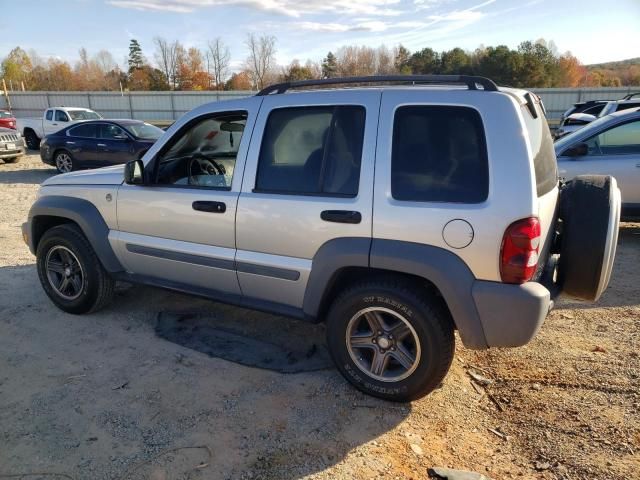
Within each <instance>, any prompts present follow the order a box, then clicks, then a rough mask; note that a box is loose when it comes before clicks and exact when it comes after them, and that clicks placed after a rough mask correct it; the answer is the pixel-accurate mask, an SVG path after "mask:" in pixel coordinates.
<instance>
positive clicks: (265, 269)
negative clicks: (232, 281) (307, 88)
mask: <svg viewBox="0 0 640 480" xmlns="http://www.w3.org/2000/svg"><path fill="white" fill-rule="evenodd" d="M379 105H380V92H378V91H373V90H372V91H364V92H357V93H355V92H353V91H335V92H321V93H311V92H310V93H295V94H286V95H270V96H266V97H265V98H264V101H263V103H262V107H261V109H260V114H259V116H258V120H257V122H256V128H255V131H254V138H253V139H252V142H251V147H250V150H249V154H248V157H247V167H246V171H245V175H244V180H243V183H242V193H241V195H240V199H239V202H238V214H237V221H236V238H237V245H238V251H237V254H236V266H237V269H238V279H239V282H240V287H241V288H242V293H243V294H244V295H245V296H249V297H252V298H256V299H263V300H268V301H273V302H277V303H280V304H285V305H288V306H291V307H294V308H300V307H302V302H303V298H304V292H305V288H306V284H307V279H308V276H309V272H310V271H311V265H312V261H313V258H314V255H315V254H316V252H317V251H318V249H319V248H320V247H321V246H322V245H323V244H325V243H326V242H328V241H330V240H332V239H336V238H342V237H360V238H371V221H372V195H373V168H374V158H375V144H376V131H377V122H378V109H379Z"/></svg>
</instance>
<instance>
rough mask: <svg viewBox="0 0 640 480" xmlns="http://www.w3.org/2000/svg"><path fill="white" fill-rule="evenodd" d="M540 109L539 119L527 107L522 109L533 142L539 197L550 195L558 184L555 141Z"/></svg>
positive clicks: (530, 139)
mask: <svg viewBox="0 0 640 480" xmlns="http://www.w3.org/2000/svg"><path fill="white" fill-rule="evenodd" d="M536 108H537V109H538V118H533V116H531V113H530V112H529V110H528V109H527V108H526V107H524V106H523V107H522V115H523V116H524V121H525V125H526V129H527V134H528V136H529V141H530V142H531V152H532V153H533V165H534V169H535V174H536V190H537V194H538V197H541V196H542V195H544V194H545V193H549V192H550V191H551V190H553V188H554V187H555V186H556V185H557V184H558V164H557V163H556V152H555V150H554V148H553V139H552V138H551V132H550V131H549V125H548V124H547V120H546V118H545V117H544V115H542V114H541V113H542V112H540V106H539V105H536Z"/></svg>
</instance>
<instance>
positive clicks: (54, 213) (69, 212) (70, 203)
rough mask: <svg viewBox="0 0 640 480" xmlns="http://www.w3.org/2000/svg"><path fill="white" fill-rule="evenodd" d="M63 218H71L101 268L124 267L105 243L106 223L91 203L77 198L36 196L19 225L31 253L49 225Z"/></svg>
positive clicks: (114, 268)
mask: <svg viewBox="0 0 640 480" xmlns="http://www.w3.org/2000/svg"><path fill="white" fill-rule="evenodd" d="M56 219H59V220H61V221H59V222H58V221H56ZM64 221H71V222H73V223H75V224H76V225H78V227H80V230H82V233H84V235H85V237H87V240H89V243H90V244H91V246H92V247H93V249H94V251H95V252H96V255H97V256H98V258H99V259H100V261H101V262H102V265H103V266H104V268H105V270H107V271H108V272H112V273H113V272H120V271H123V270H124V268H123V267H122V265H121V264H120V262H119V261H118V258H117V257H116V255H115V253H114V252H113V249H112V248H111V244H110V243H109V239H108V237H109V227H108V226H107V224H106V223H105V221H104V218H102V215H101V214H100V212H99V211H98V209H97V208H96V207H95V205H93V204H92V203H91V202H89V201H87V200H84V199H81V198H74V197H65V196H62V195H46V196H43V197H40V198H38V199H37V200H36V202H35V203H34V204H33V205H32V207H31V210H29V217H28V220H27V223H26V225H25V226H24V228H23V230H24V231H25V233H26V234H27V242H28V245H29V250H31V253H33V254H34V255H35V253H36V251H37V249H38V242H39V241H40V238H42V235H43V234H44V232H45V231H46V229H47V228H49V226H51V225H57V224H60V223H63V222H64Z"/></svg>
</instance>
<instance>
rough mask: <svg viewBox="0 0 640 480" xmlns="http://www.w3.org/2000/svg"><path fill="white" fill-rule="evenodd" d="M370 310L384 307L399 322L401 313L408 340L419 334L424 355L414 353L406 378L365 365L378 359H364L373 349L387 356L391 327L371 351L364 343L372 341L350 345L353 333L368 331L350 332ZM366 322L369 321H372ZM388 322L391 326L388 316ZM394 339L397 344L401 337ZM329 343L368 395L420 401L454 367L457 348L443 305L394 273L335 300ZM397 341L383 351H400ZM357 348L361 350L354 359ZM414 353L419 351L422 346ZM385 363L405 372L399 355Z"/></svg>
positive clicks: (344, 371) (336, 359)
mask: <svg viewBox="0 0 640 480" xmlns="http://www.w3.org/2000/svg"><path fill="white" fill-rule="evenodd" d="M369 309H374V311H376V309H381V310H380V312H381V313H382V314H383V315H386V316H387V317H386V318H387V319H388V318H392V319H394V321H395V319H396V316H398V317H399V318H400V319H404V320H406V322H408V324H409V325H410V327H411V328H412V329H413V331H411V332H409V333H408V334H407V337H405V339H406V338H409V337H410V338H409V340H410V341H413V339H414V338H415V337H414V335H415V336H417V340H418V341H417V342H415V343H418V342H419V346H420V354H419V355H418V354H416V355H414V356H413V358H414V360H415V363H414V365H415V367H414V370H413V371H411V369H406V371H404V374H406V375H407V376H406V377H405V378H400V377H401V375H397V376H396V377H394V376H393V375H392V376H391V378H387V379H385V380H380V379H378V378H375V375H373V372H367V371H366V370H367V368H366V364H367V363H369V364H370V365H371V367H372V368H373V363H374V359H373V358H371V360H370V361H369V360H367V358H364V357H366V356H367V355H368V353H367V352H368V351H369V350H371V351H372V352H373V353H372V354H370V355H372V356H375V355H376V353H375V352H378V353H380V354H381V355H382V352H383V349H382V346H381V344H380V343H379V342H380V340H379V339H380V337H382V336H385V335H386V332H388V331H392V329H388V330H384V333H383V335H381V336H378V337H376V338H377V340H376V338H372V339H371V343H372V344H375V345H376V346H375V347H373V346H372V347H371V348H370V349H369V348H368V347H366V346H365V345H364V344H365V343H368V340H366V341H363V342H362V346H360V347H358V349H356V350H354V348H353V345H348V343H349V340H347V338H348V337H349V338H355V337H356V336H361V335H367V333H364V334H360V333H357V335H354V336H351V334H352V333H353V331H354V330H353V329H352V328H353V327H350V325H353V323H352V322H354V321H356V322H357V320H353V319H354V318H358V314H359V313H360V312H363V311H366V310H369ZM364 315H366V314H363V316H364ZM366 322H367V324H368V323H369V320H368V319H367V320H366ZM398 322H400V320H398ZM385 323H386V324H387V325H388V323H387V321H386V320H385ZM366 328H368V327H366ZM372 331H373V329H372ZM374 336H375V333H374ZM369 338H370V337H369ZM393 341H394V342H396V341H397V339H393ZM405 341H406V340H405ZM327 344H328V346H329V352H330V353H331V356H332V358H333V361H334V362H335V364H336V366H337V368H338V370H340V372H341V373H342V375H343V376H344V377H345V378H346V379H347V380H348V381H349V382H351V383H352V384H353V385H354V386H355V387H356V388H358V389H359V390H361V391H363V392H364V393H367V394H369V395H372V396H375V397H379V398H383V399H385V400H391V401H395V402H407V401H411V400H416V399H418V398H420V397H423V396H425V395H427V394H428V393H430V392H431V391H433V390H434V389H435V388H436V387H438V385H440V383H441V382H442V380H443V379H444V377H445V376H446V374H447V372H448V370H449V367H450V366H451V362H452V360H453V354H454V349H455V339H454V335H453V325H452V322H451V320H450V316H449V314H448V312H446V311H445V309H444V308H443V307H442V306H441V303H440V302H439V301H438V300H437V299H436V298H435V297H434V296H432V295H430V294H429V293H428V291H427V290H426V289H424V288H420V287H418V286H416V285H414V284H413V283H411V282H407V281H405V280H404V279H402V278H396V277H393V276H389V277H382V278H379V279H376V280H368V281H363V282H361V283H357V284H354V285H353V286H351V287H350V288H348V289H347V290H345V291H344V292H343V293H342V294H341V295H340V296H339V297H338V298H337V299H336V300H335V301H334V303H333V305H332V306H331V308H330V310H329V314H328V317H327ZM392 345H395V347H394V346H391V347H389V343H388V342H386V343H385V346H386V347H389V348H388V349H387V350H386V353H385V354H384V355H394V353H392V352H389V349H393V350H394V351H395V350H396V348H397V349H398V350H400V346H399V342H398V343H393V344H392ZM405 346H406V343H405ZM350 350H351V352H352V353H350ZM354 351H357V352H358V354H357V355H354V356H353V357H352V354H353V352H354ZM405 351H406V349H405ZM413 351H414V352H415V351H417V348H416V349H414V350H413ZM354 358H355V360H354ZM386 364H387V365H388V368H389V369H392V368H394V365H395V364H397V365H395V368H396V369H398V373H401V372H402V370H401V369H400V368H398V367H400V363H399V362H397V361H395V358H392V359H391V360H389V361H388V362H387V363H386ZM383 375H384V373H383ZM395 378H398V379H397V380H395Z"/></svg>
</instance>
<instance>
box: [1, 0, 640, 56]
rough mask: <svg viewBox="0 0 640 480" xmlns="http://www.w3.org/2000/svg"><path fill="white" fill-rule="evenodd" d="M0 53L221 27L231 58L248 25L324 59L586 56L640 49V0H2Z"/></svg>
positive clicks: (284, 47)
mask: <svg viewBox="0 0 640 480" xmlns="http://www.w3.org/2000/svg"><path fill="white" fill-rule="evenodd" d="M0 4H1V5H2V7H3V18H4V19H5V20H6V19H9V18H11V19H13V20H12V21H5V22H3V24H4V25H3V35H2V36H1V37H0V57H4V56H5V55H6V54H7V53H8V52H9V50H11V48H13V47H14V46H16V45H20V46H21V47H22V48H25V49H27V50H29V49H34V50H36V51H37V52H38V53H39V54H40V55H42V56H44V57H48V56H54V57H59V58H62V59H64V60H69V61H71V62H73V61H75V60H76V59H77V52H78V49H79V48H80V47H85V48H87V50H88V51H89V53H90V54H93V53H95V52H97V51H98V50H101V49H106V50H109V51H110V52H111V53H112V54H113V55H114V58H115V59H116V61H117V62H118V63H121V64H122V63H124V59H125V57H126V55H127V52H128V48H127V47H128V43H129V40H130V39H131V38H136V39H138V41H139V42H140V44H141V45H142V49H143V52H144V53H145V55H146V56H147V58H149V59H150V60H152V59H153V51H154V47H153V43H152V39H153V37H155V36H158V35H160V36H163V37H165V38H167V39H169V40H173V39H178V40H179V41H180V42H182V43H183V44H184V45H185V46H187V47H190V46H196V47H200V48H204V47H205V46H206V43H207V40H209V39H213V38H215V37H218V36H219V37H221V38H222V39H223V41H224V42H225V43H226V44H227V45H229V46H230V47H231V54H232V60H233V66H234V67H237V66H239V65H240V64H241V63H242V61H243V60H244V58H245V57H246V48H245V45H244V41H245V38H246V36H247V33H249V32H253V33H256V34H269V35H274V36H276V37H277V39H278V42H277V50H278V52H277V60H278V62H279V63H281V64H284V63H288V62H289V61H291V60H292V59H294V58H297V59H299V60H301V61H303V62H304V61H305V60H306V59H308V58H310V59H312V60H320V59H321V58H322V57H323V56H324V55H326V53H327V52H328V51H329V50H335V49H336V48H338V47H339V46H341V45H345V44H351V45H354V44H357V45H368V46H372V47H376V46H379V45H380V44H383V43H384V44H386V45H387V46H394V45H397V44H399V43H402V44H403V45H405V46H406V47H407V48H409V49H410V50H411V51H415V50H417V49H420V48H423V47H427V46H428V47H431V48H434V49H436V50H444V49H450V48H453V47H456V46H459V47H462V48H465V49H468V50H473V49H475V48H476V47H478V46H479V45H481V44H484V45H498V44H506V45H508V46H510V47H515V46H517V44H518V43H520V42H521V41H523V40H536V39H538V38H541V37H542V38H545V39H547V40H553V41H554V42H555V43H556V45H557V46H558V49H559V50H560V51H561V52H564V51H566V50H570V51H571V52H572V53H573V54H574V55H576V56H577V57H578V58H579V59H580V60H581V61H582V62H583V63H586V64H588V63H595V62H603V61H609V60H622V59H625V58H630V57H638V56H640V0H609V1H603V0H521V1H517V0H484V1H483V0H55V1H36V0H20V1H15V0H0Z"/></svg>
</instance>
